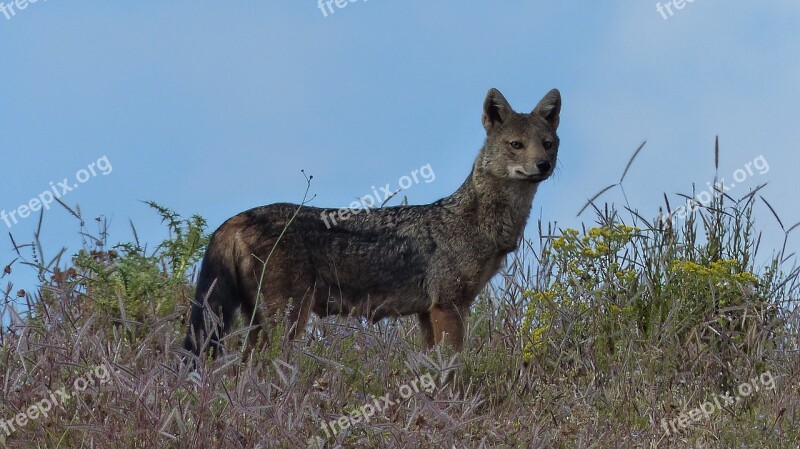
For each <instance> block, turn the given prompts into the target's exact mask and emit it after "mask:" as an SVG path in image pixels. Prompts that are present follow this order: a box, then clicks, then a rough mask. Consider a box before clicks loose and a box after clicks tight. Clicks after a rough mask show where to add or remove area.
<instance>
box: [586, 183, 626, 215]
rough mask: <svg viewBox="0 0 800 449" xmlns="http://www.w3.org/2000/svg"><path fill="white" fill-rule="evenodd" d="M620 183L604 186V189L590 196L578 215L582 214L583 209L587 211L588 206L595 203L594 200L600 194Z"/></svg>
mask: <svg viewBox="0 0 800 449" xmlns="http://www.w3.org/2000/svg"><path fill="white" fill-rule="evenodd" d="M618 185H619V184H611V185H610V186H608V187H606V188H604V189H603V190H601V191H599V192H597V193H596V194H595V195H594V196H593V197H591V198H589V200H588V201H586V204H584V205H583V207H582V208H581V210H579V211H578V214H577V215H576V216H577V217H580V216H581V214H582V213H583V211H585V210H586V208H587V207H589V206H590V205H591V204H593V203H594V200H596V199H597V198H599V197H600V195H602V194H604V193H606V192H607V191H608V190H609V189H612V188H614V187H616V186H618Z"/></svg>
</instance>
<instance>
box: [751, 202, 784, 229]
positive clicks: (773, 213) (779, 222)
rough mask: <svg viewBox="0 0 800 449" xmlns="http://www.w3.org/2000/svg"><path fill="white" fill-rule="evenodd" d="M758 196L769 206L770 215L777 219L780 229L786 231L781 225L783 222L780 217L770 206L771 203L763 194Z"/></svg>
mask: <svg viewBox="0 0 800 449" xmlns="http://www.w3.org/2000/svg"><path fill="white" fill-rule="evenodd" d="M758 197H759V198H761V201H763V202H764V204H766V205H767V207H768V208H769V211H770V212H772V216H773V217H775V219H776V220H778V224H779V225H780V226H781V229H782V230H783V232H784V233H785V232H786V228H785V227H784V226H783V222H782V221H781V217H779V216H778V213H777V212H775V209H774V208H773V207H772V205H771V204H769V202H768V201H767V200H766V199H765V198H764V197H763V196H761V195H759V196H758Z"/></svg>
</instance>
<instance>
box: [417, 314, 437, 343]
mask: <svg viewBox="0 0 800 449" xmlns="http://www.w3.org/2000/svg"><path fill="white" fill-rule="evenodd" d="M417 319H419V329H420V330H421V331H422V341H423V343H425V348H426V349H430V348H432V347H433V345H434V344H436V339H435V338H434V333H433V321H431V313H430V312H420V313H418V314H417Z"/></svg>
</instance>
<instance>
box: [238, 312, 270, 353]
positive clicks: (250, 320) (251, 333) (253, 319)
mask: <svg viewBox="0 0 800 449" xmlns="http://www.w3.org/2000/svg"><path fill="white" fill-rule="evenodd" d="M242 325H243V326H245V327H250V326H254V327H253V328H252V329H250V330H248V331H247V351H246V353H250V352H251V351H254V350H256V349H257V346H258V340H259V338H263V341H262V342H261V343H262V345H266V344H267V343H268V341H267V340H268V337H267V333H266V332H264V331H263V330H264V329H263V327H262V323H261V314H260V313H259V312H258V311H257V310H256V308H255V303H254V302H253V301H243V302H242Z"/></svg>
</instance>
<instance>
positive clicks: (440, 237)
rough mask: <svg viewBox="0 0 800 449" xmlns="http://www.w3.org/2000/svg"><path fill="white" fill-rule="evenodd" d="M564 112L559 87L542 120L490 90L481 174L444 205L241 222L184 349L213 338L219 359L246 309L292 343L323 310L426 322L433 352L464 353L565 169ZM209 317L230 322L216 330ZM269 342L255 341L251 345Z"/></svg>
mask: <svg viewBox="0 0 800 449" xmlns="http://www.w3.org/2000/svg"><path fill="white" fill-rule="evenodd" d="M560 112H561V94H560V93H559V92H558V90H556V89H553V90H551V91H550V92H548V93H547V95H545V96H544V98H542V100H541V101H540V102H539V104H538V105H537V106H536V108H534V110H533V111H532V112H531V113H530V114H524V113H517V112H514V110H513V109H512V108H511V106H510V105H509V104H508V102H507V101H506V99H505V98H504V97H503V95H502V94H501V93H500V92H499V91H498V90H496V89H490V90H489V93H488V94H487V96H486V100H485V102H484V105H483V118H482V121H483V127H484V128H485V129H486V141H485V143H484V145H483V148H482V149H481V151H480V153H479V154H478V157H477V159H476V160H475V163H474V165H473V168H472V171H471V173H470V174H469V176H468V177H467V179H466V181H464V183H463V184H462V185H461V187H459V188H458V190H456V192H455V193H453V194H452V195H450V196H448V197H446V198H442V199H441V200H439V201H436V202H434V203H432V204H427V205H422V206H395V207H386V208H381V209H373V210H370V211H369V212H368V213H366V212H365V213H359V214H355V215H352V216H350V217H349V218H348V219H347V220H341V221H339V222H337V223H336V224H335V225H334V226H332V227H330V228H327V227H326V225H325V223H324V222H323V220H322V219H321V217H322V216H325V215H329V214H331V213H332V212H335V211H336V210H337V209H320V208H314V207H302V208H300V210H299V211H298V207H300V206H298V205H296V204H285V203H279V204H272V205H269V206H262V207H257V208H254V209H250V210H248V211H246V212H242V213H240V214H238V215H236V216H234V217H232V218H230V219H229V220H227V221H226V222H225V223H223V224H222V226H220V227H219V229H217V230H216V231H215V232H214V234H213V235H212V237H211V240H210V242H209V245H208V250H207V251H206V254H205V258H204V259H203V263H202V267H201V269H200V275H199V277H198V282H197V292H196V298H195V301H194V303H193V306H192V311H191V316H190V325H189V331H188V332H187V335H186V340H185V343H184V347H185V348H186V349H187V350H189V351H193V352H194V353H196V354H198V353H199V352H200V350H201V349H202V348H203V346H204V344H205V343H206V342H208V341H210V342H211V344H212V345H213V346H215V347H216V348H217V350H219V339H220V338H221V337H222V335H223V334H224V333H225V332H228V331H229V330H230V325H231V322H232V321H233V319H234V316H235V313H236V311H237V309H239V308H241V310H242V313H243V316H244V321H245V322H247V323H249V322H250V321H251V320H252V322H253V323H255V324H256V325H258V326H259V327H258V329H259V330H261V329H264V327H265V326H267V325H268V324H270V322H271V324H274V323H275V320H277V319H282V318H280V316H283V317H285V318H286V319H288V322H287V329H288V336H289V338H295V337H296V336H297V335H298V333H300V332H302V330H303V328H304V327H305V324H306V322H307V320H308V316H309V313H310V312H312V311H313V312H314V313H316V314H317V315H319V316H320V317H324V316H327V315H331V314H341V315H344V314H349V313H351V312H355V313H356V314H359V315H361V316H366V317H369V318H370V319H371V320H373V322H377V321H379V320H381V319H382V318H385V317H400V316H405V315H412V314H416V315H417V318H418V319H419V325H420V328H421V330H422V336H423V340H424V342H425V344H426V346H427V347H431V346H433V345H434V344H435V343H439V342H441V341H445V342H447V343H449V344H451V345H452V346H453V347H454V348H455V349H456V350H459V351H460V350H461V349H462V347H463V340H464V324H465V320H466V318H467V317H468V315H469V309H470V306H471V305H472V302H473V301H474V299H475V297H476V296H477V295H478V293H479V292H480V291H481V289H483V287H484V286H485V285H486V283H487V282H488V281H489V279H491V277H492V276H494V274H495V273H497V271H498V270H499V269H500V266H501V264H502V263H503V261H504V259H505V256H506V255H507V254H508V253H510V252H511V251H514V250H515V249H516V248H517V245H518V243H519V241H520V239H521V238H522V234H523V230H524V229H525V224H526V222H527V220H528V215H529V213H530V210H531V207H532V202H533V196H534V194H535V193H536V189H537V188H538V186H539V183H540V182H542V181H544V180H545V179H547V178H548V177H549V176H550V175H551V174H552V173H553V169H554V168H555V166H556V156H557V153H558V146H559V139H558V136H557V135H556V129H557V128H558V124H559V115H560ZM295 213H297V215H296V216H295V218H294V220H291V217H292V216H293V215H295ZM290 220H291V222H290ZM282 233H283V235H282V236H281V234H282ZM268 258H269V260H268V262H267V265H266V267H265V266H264V262H265V261H267V259H268ZM262 278H263V279H262ZM259 288H260V293H261V298H259V299H257V298H258V295H257V293H258V290H259ZM257 309H258V310H257ZM206 310H211V311H213V312H215V313H216V314H217V316H218V317H219V320H216V322H215V324H213V325H210V324H208V323H209V322H210V320H207V319H205V318H204V312H205V311H206ZM209 326H211V327H210V328H209ZM258 334H259V332H250V334H249V339H250V344H251V345H253V344H254V343H255V342H256V341H257V337H258Z"/></svg>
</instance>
